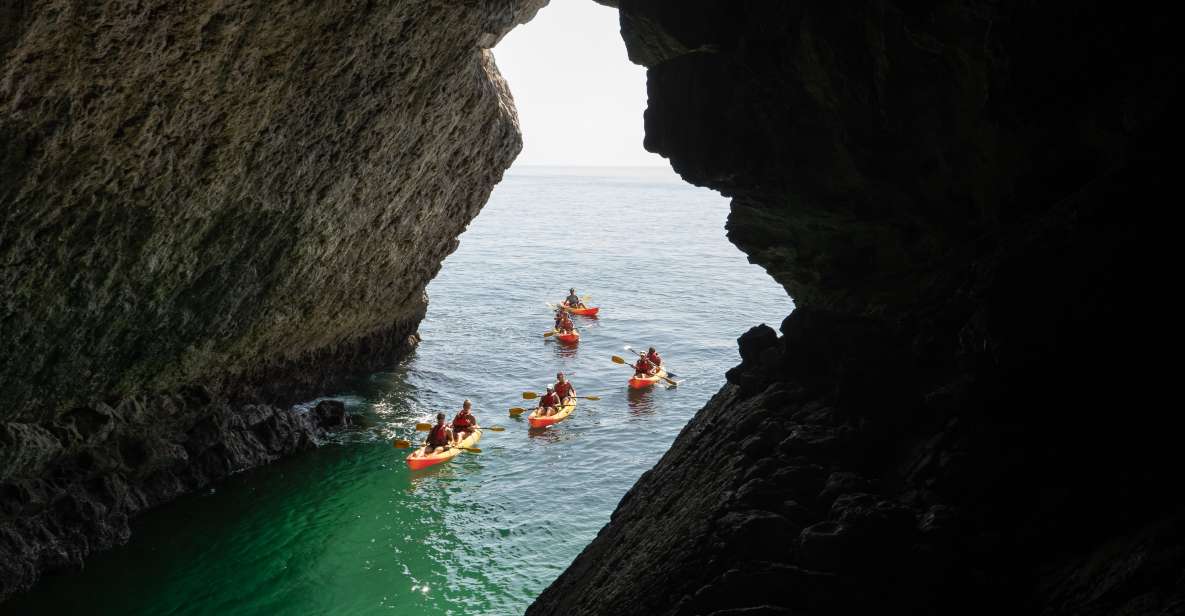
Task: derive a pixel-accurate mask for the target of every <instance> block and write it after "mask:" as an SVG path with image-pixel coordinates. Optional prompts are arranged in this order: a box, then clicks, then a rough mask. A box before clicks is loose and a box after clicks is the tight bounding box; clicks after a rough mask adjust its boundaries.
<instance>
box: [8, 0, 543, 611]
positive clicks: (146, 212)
mask: <svg viewBox="0 0 1185 616" xmlns="http://www.w3.org/2000/svg"><path fill="white" fill-rule="evenodd" d="M542 4H545V1H544V0H491V1H482V2H476V1H469V2H434V1H430V0H400V1H395V2H382V3H373V2H363V1H343V2H330V3H307V2H285V1H279V2H257V1H254V0H200V1H195V2H181V3H176V2H172V3H171V2H161V1H148V2H135V3H126V2H115V1H110V2H107V1H99V2H81V3H80V2H72V1H67V0H60V1H59V0H49V1H45V2H31V1H27V0H0V496H2V497H3V507H0V563H2V565H0V598H2V597H3V596H5V595H6V594H8V593H9V592H11V591H12V590H14V589H19V588H23V587H25V586H27V585H28V584H29V583H31V582H32V581H33V580H34V579H35V578H36V575H37V574H38V572H39V571H41V570H43V569H44V568H46V567H51V566H57V565H61V564H65V563H74V564H77V563H79V562H80V559H81V558H82V557H84V556H85V555H86V554H87V553H88V551H90V550H93V549H96V548H102V547H106V546H109V545H112V544H113V543H115V542H118V541H121V540H123V539H124V538H126V536H127V523H126V517H127V516H129V515H132V514H134V513H136V512H137V511H140V510H142V509H144V508H146V507H149V506H152V505H154V504H156V503H159V502H163V501H164V500H167V499H169V498H172V497H173V496H175V495H176V494H178V493H181V492H183V491H185V490H191V489H194V488H196V487H199V486H201V485H205V484H206V483H208V482H209V481H212V480H214V479H217V478H219V477H221V476H224V475H225V474H226V473H227V472H231V471H234V470H239V469H242V468H246V467H250V466H254V465H256V464H261V463H264V462H267V461H269V460H272V459H274V458H275V457H277V456H280V455H283V454H284V453H287V452H290V451H294V450H296V449H299V448H300V447H303V446H305V445H307V444H309V443H312V442H314V441H315V440H316V438H318V435H319V431H318V429H316V427H315V426H313V425H312V424H311V423H310V422H309V420H308V419H307V418H306V417H303V416H301V415H300V414H296V413H292V412H290V411H288V410H282V409H286V407H287V406H288V405H289V404H291V403H292V402H294V401H298V400H301V399H308V398H311V397H313V396H315V395H318V394H321V393H324V392H326V391H327V390H329V389H331V388H332V387H334V386H335V383H338V382H340V380H341V379H342V378H343V377H345V376H348V375H351V374H357V373H359V372H365V371H371V370H375V369H380V368H383V367H387V366H390V365H391V364H392V363H393V362H394V361H396V360H397V359H398V358H399V357H401V356H402V355H403V354H405V353H406V352H407V351H408V350H409V349H410V348H411V346H412V345H413V344H414V342H415V332H416V327H417V325H418V323H419V321H420V318H421V317H422V315H423V311H424V308H425V305H426V298H425V296H424V292H423V291H424V287H425V285H426V284H427V283H428V281H429V280H430V279H431V278H432V277H433V276H434V275H435V274H436V272H437V271H438V269H439V267H440V264H441V261H442V260H443V259H444V257H445V256H446V255H448V254H449V253H450V252H451V251H452V250H453V249H454V248H455V247H456V237H457V236H458V235H459V234H460V233H461V231H463V230H464V228H465V227H466V225H468V223H469V221H470V220H471V219H472V218H473V217H474V216H475V215H476V214H477V212H478V211H479V209H480V208H481V206H482V205H483V204H484V203H485V201H486V198H487V197H488V195H489V192H490V190H491V189H492V188H493V186H494V185H495V184H496V183H497V182H498V181H499V180H500V179H501V176H502V172H503V170H504V169H505V168H506V167H508V166H509V165H510V163H511V161H512V160H513V159H514V157H515V156H516V155H517V153H518V151H519V149H520V147H521V140H520V135H519V131H518V123H517V118H516V117H515V114H514V108H513V103H512V101H511V98H510V94H509V91H508V90H507V88H506V84H505V83H504V81H503V80H502V78H501V77H500V76H499V74H498V72H497V69H496V67H495V66H494V62H493V57H492V55H491V53H490V51H489V48H490V47H491V46H493V45H494V43H495V42H497V40H498V39H500V38H501V36H502V35H503V34H505V32H507V31H508V30H509V29H510V28H512V27H513V26H514V25H516V24H518V23H521V22H523V21H525V20H527V19H529V18H530V17H531V16H533V14H534V12H535V11H536V10H537V9H538V8H539V6H541V5H542ZM194 392H199V393H194Z"/></svg>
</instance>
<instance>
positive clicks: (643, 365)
mask: <svg viewBox="0 0 1185 616" xmlns="http://www.w3.org/2000/svg"><path fill="white" fill-rule="evenodd" d="M634 370H636V371H638V373H639V374H650V372H651V371H652V370H654V364H652V363H650V360H648V359H646V358H645V357H639V358H638V363H636V364H634Z"/></svg>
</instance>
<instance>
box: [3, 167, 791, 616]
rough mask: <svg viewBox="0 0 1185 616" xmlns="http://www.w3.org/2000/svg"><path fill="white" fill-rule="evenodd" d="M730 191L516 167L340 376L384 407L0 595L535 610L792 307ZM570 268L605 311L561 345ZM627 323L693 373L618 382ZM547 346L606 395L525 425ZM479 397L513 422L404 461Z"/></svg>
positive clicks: (271, 608) (109, 601)
mask: <svg viewBox="0 0 1185 616" xmlns="http://www.w3.org/2000/svg"><path fill="white" fill-rule="evenodd" d="M727 207H728V206H727V202H726V201H725V200H724V199H722V198H721V197H719V196H718V195H716V194H715V193H712V192H709V191H705V190H700V189H696V188H692V187H690V186H687V185H684V184H682V183H681V182H679V180H678V179H677V178H675V177H674V176H671V175H669V174H668V173H665V172H656V171H641V170H624V169H545V168H536V169H531V168H521V169H518V170H516V171H513V172H511V174H510V175H508V176H507V178H506V180H505V181H504V182H503V183H502V184H501V185H500V186H499V187H498V188H497V189H496V191H495V193H494V195H493V197H492V198H491V200H490V203H489V204H488V205H487V206H486V208H485V210H483V212H482V214H481V215H480V216H479V217H478V219H477V220H476V221H475V222H474V223H473V225H472V226H471V228H470V229H469V231H467V232H466V233H465V235H464V236H462V238H461V246H460V248H459V249H458V250H457V252H456V253H454V254H453V255H452V256H451V257H449V259H448V260H447V261H446V263H445V265H444V268H443V269H442V271H441V273H440V275H439V276H438V277H437V279H436V280H434V281H433V283H432V285H431V286H430V287H429V289H428V291H429V294H430V296H431V298H432V300H431V307H430V309H429V312H428V316H427V318H426V320H425V321H424V323H423V325H422V327H421V333H422V335H423V342H422V343H421V345H420V347H419V349H418V350H417V351H416V353H415V354H414V355H413V356H412V357H410V358H408V359H407V360H405V361H404V362H403V363H402V364H401V365H399V366H392V370H391V371H390V372H385V373H380V374H375V375H371V376H370V377H368V378H365V379H360V380H359V382H358V383H357V384H356V386H354V387H352V388H351V389H350V390H349V391H347V392H343V393H342V395H340V396H335V397H337V398H340V399H343V400H345V401H346V402H347V404H348V406H349V407H350V408H351V409H352V410H354V411H357V412H361V413H365V414H366V415H368V416H369V417H370V418H371V419H372V420H373V421H374V423H375V425H376V427H374V428H372V429H368V430H360V431H355V432H350V433H347V434H343V435H341V436H339V437H338V438H337V439H336V440H335V441H334V442H333V443H330V444H328V445H326V446H324V447H322V448H320V449H318V450H316V451H312V452H309V453H306V454H301V455H299V456H297V457H295V458H293V459H290V460H286V461H282V462H280V463H277V464H274V465H272V466H269V467H267V468H262V469H257V470H255V471H251V472H247V473H243V474H241V475H238V476H236V477H233V478H231V479H230V480H228V481H225V482H223V483H220V484H218V485H216V486H214V488H213V489H210V490H207V491H206V492H205V493H202V494H197V495H191V496H188V497H185V498H183V499H180V500H178V501H177V502H174V503H172V504H170V505H167V506H165V507H163V508H161V509H158V510H156V511H153V512H151V513H149V514H147V515H145V516H143V517H141V518H139V519H138V520H136V521H135V522H134V524H133V537H132V541H131V543H130V544H129V545H127V546H124V547H122V548H119V549H116V550H112V551H109V552H106V553H103V554H100V555H98V556H96V557H94V558H91V559H90V560H89V561H88V563H87V568H86V570H85V571H83V572H80V573H65V574H58V575H54V576H51V577H48V578H47V579H46V580H44V581H43V582H42V583H41V584H40V585H38V587H37V588H35V589H34V590H33V591H32V592H30V593H28V594H25V595H22V596H20V597H17V598H15V599H13V600H11V601H9V602H8V603H5V604H3V605H0V613H3V614H54V613H79V614H88V615H94V616H98V615H107V614H111V615H115V614H178V615H180V614H186V615H191V614H192V615H197V614H211V615H229V614H236V615H237V614H424V613H433V614H520V613H522V612H523V610H525V609H526V606H527V605H529V604H530V602H531V600H532V599H533V598H534V597H535V596H536V595H537V594H538V593H539V592H540V591H541V590H543V588H545V587H546V586H547V584H549V583H550V582H551V581H552V580H553V579H554V578H555V577H556V576H557V575H559V573H560V572H561V571H563V569H564V568H565V567H566V566H567V565H568V563H570V562H571V561H572V559H573V558H575V557H576V555H577V554H579V552H580V550H581V549H583V547H584V546H585V545H586V544H587V543H588V542H589V541H590V540H591V539H592V538H593V537H594V536H595V535H596V533H597V531H598V530H599V529H600V527H601V526H603V525H604V524H605V522H607V521H608V519H609V515H610V514H611V513H612V511H613V508H614V507H615V506H616V504H617V502H618V500H619V499H620V498H621V496H622V495H623V494H625V492H626V490H628V489H629V487H630V486H631V485H632V484H633V482H634V480H635V479H637V477H638V476H639V475H640V474H642V473H643V472H644V471H645V470H646V469H648V468H649V467H650V466H652V465H653V464H654V462H655V461H657V460H658V458H659V457H660V456H661V455H662V453H663V451H665V450H666V448H667V447H668V446H669V445H670V443H671V441H672V440H674V438H675V436H676V435H677V434H678V432H679V430H680V429H681V428H682V427H683V425H684V424H685V423H686V422H687V420H688V419H690V418H691V416H692V415H693V414H694V413H695V411H696V410H698V409H699V407H700V406H702V405H703V403H704V402H705V401H706V400H707V399H708V398H709V397H710V396H711V395H712V394H713V393H715V391H716V390H717V389H718V388H719V387H720V385H721V384H722V383H723V374H724V371H725V370H726V369H728V368H729V367H731V366H732V365H735V364H736V363H737V361H738V357H737V355H736V341H735V339H736V337H737V336H738V335H739V334H740V333H742V332H743V331H744V330H745V329H746V328H748V327H750V326H751V325H755V324H757V323H760V322H766V323H770V324H771V325H775V326H776V325H777V324H778V323H780V321H781V319H782V318H783V317H784V316H785V315H786V314H787V313H788V312H789V311H790V310H791V309H792V307H793V306H792V304H791V302H790V300H789V298H787V297H786V295H785V293H784V292H783V291H782V290H781V289H780V288H779V287H778V286H777V285H776V284H775V283H774V282H773V281H772V280H771V279H770V278H769V277H768V276H767V275H766V274H765V273H764V272H763V271H761V270H760V268H757V267H756V266H753V265H750V264H748V263H747V262H746V260H745V257H744V255H743V254H741V253H740V252H739V251H737V250H736V248H734V247H733V246H732V245H731V244H729V243H728V242H727V240H726V239H725V237H724V230H723V226H724V219H725V216H726V214H727ZM561 220H562V223H563V224H562V229H563V230H557V227H556V224H555V223H556V222H557V221H561ZM572 246H579V247H580V250H570V249H568V248H570V247H572ZM573 285H574V286H576V287H577V288H578V291H579V292H580V293H582V294H584V293H587V294H589V295H591V296H592V298H593V301H592V302H590V303H592V304H595V305H600V306H601V307H602V312H601V317H600V318H598V319H595V320H593V319H581V318H577V319H576V324H577V326H578V327H580V328H581V329H582V332H583V334H584V337H583V339H582V340H581V342H580V344H579V345H577V346H576V347H563V346H560V345H557V344H556V343H554V342H550V341H546V340H544V339H543V338H542V336H541V334H542V333H543V332H544V331H547V330H548V329H549V328H550V324H551V317H550V313H549V311H548V310H547V307H546V306H545V305H544V302H545V301H548V300H552V301H554V300H556V299H558V298H560V297H561V296H562V295H563V294H564V293H565V292H566V291H567V288H568V287H569V286H573ZM625 344H632V345H634V346H645V345H650V344H653V345H655V346H657V347H658V348H659V350H660V351H661V352H662V353H663V355H664V357H665V358H666V360H667V363H668V365H669V366H670V367H671V369H672V370H674V372H675V373H676V374H678V375H680V377H682V378H685V379H686V381H685V382H684V383H682V384H681V385H680V386H679V387H678V388H677V389H666V388H654V389H652V390H649V391H641V392H630V391H628V390H627V388H626V386H625V383H626V380H627V379H628V377H629V372H630V371H629V370H628V369H626V368H623V367H622V366H618V365H616V364H614V363H612V362H611V361H610V359H609V358H610V356H611V355H614V354H618V355H622V354H624V352H623V349H622V347H623V345H625ZM557 369H563V370H565V371H566V372H568V374H569V375H570V376H571V380H572V381H573V382H574V383H575V385H576V387H577V388H578V389H579V391H580V393H582V394H585V395H587V394H597V395H600V396H602V397H603V398H602V400H600V401H598V402H586V403H582V404H581V405H580V406H579V407H578V408H577V410H576V412H575V413H574V414H573V415H572V416H571V418H570V419H568V420H567V421H565V422H563V423H561V424H559V425H557V426H554V427H552V428H549V429H547V430H545V431H543V432H541V433H538V434H533V433H528V430H527V425H526V422H525V420H523V419H511V418H509V417H508V416H507V409H508V408H509V407H511V406H516V405H522V404H523V401H522V400H521V397H519V393H520V392H522V391H523V390H525V389H539V388H541V387H542V386H543V385H545V384H547V383H548V382H550V381H549V379H550V377H552V376H554V373H555V371H556V370H557ZM466 397H468V398H471V399H472V400H473V401H474V403H475V406H476V412H477V415H478V418H479V420H481V422H482V423H483V424H485V425H493V424H500V425H504V426H506V428H507V431H506V432H502V433H491V432H487V433H486V436H485V438H484V439H483V440H482V442H481V444H480V447H481V448H482V449H483V452H482V453H480V454H462V455H461V456H460V457H458V458H457V459H455V460H454V461H453V462H451V463H448V464H445V465H442V466H438V467H434V468H431V469H428V470H424V471H417V472H410V471H408V470H407V468H406V465H405V464H404V462H403V456H404V455H405V453H402V452H399V451H397V450H395V449H393V448H392V447H391V446H390V444H389V443H388V442H387V439H388V438H390V437H392V436H400V437H406V438H415V436H416V434H415V432H414V431H413V430H412V429H411V425H412V424H414V422H415V421H417V420H422V419H425V418H428V417H429V416H431V415H432V414H434V413H435V411H436V410H446V411H449V412H450V414H451V413H452V412H454V411H455V409H457V408H459V407H460V403H461V401H462V400H463V399H464V398H466Z"/></svg>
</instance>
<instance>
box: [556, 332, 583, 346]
mask: <svg viewBox="0 0 1185 616" xmlns="http://www.w3.org/2000/svg"><path fill="white" fill-rule="evenodd" d="M555 339H556V340H559V341H560V342H563V343H564V344H576V343H577V342H580V332H578V331H576V330H572V333H569V334H561V333H560V330H558V329H557V330H555Z"/></svg>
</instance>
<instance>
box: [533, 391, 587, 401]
mask: <svg viewBox="0 0 1185 616" xmlns="http://www.w3.org/2000/svg"><path fill="white" fill-rule="evenodd" d="M538 397H539V394H537V393H535V392H533V391H524V392H523V400H534V399H535V398H538ZM572 397H573V398H579V399H581V400H600V399H601V397H600V396H572Z"/></svg>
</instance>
